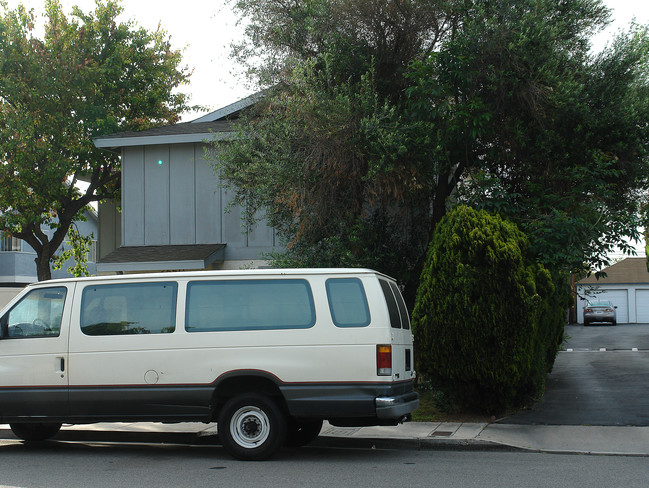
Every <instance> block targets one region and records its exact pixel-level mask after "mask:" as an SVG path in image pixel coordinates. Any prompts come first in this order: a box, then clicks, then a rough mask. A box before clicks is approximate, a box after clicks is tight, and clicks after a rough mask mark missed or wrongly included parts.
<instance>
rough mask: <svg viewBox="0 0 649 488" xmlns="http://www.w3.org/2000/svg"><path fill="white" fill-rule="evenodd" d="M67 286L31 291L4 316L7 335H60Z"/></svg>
mask: <svg viewBox="0 0 649 488" xmlns="http://www.w3.org/2000/svg"><path fill="white" fill-rule="evenodd" d="M66 293H67V288H65V287H56V288H39V289H36V290H34V291H30V292H29V293H28V294H27V295H25V296H24V297H23V299H22V300H20V301H19V302H18V303H17V304H16V305H14V306H13V307H12V308H11V310H9V312H7V314H6V315H5V316H4V317H3V318H2V328H3V329H4V330H5V334H4V336H5V337H58V336H59V334H60V333H61V318H62V317H63V305H64V304H65V295H66Z"/></svg>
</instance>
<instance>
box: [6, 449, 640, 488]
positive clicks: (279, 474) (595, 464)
mask: <svg viewBox="0 0 649 488" xmlns="http://www.w3.org/2000/svg"><path fill="white" fill-rule="evenodd" d="M0 459H2V469H1V470H0V485H2V486H11V487H21V488H40V487H47V488H59V487H61V488H71V487H87V486H91V487H97V488H99V487H101V488H104V487H139V488H146V487H156V488H164V487H173V488H178V487H193V486H197V487H198V486H200V487H208V486H209V487H260V488H266V487H282V488H293V487H295V488H303V487H309V488H316V487H327V488H329V487H332V486H334V487H349V486H353V487H358V488H360V487H372V488H379V487H386V488H393V487H395V486H407V487H420V486H425V487H431V488H437V487H439V488H456V487H457V488H472V487H476V488H478V487H479V488H510V487H511V488H527V487H540V486H543V487H545V488H553V487H565V486H570V487H571V488H581V487H584V488H590V487H593V486H597V487H608V486H624V487H625V488H635V487H642V488H644V487H646V486H647V459H646V458H640V457H624V456H583V455H582V456H572V455H563V454H562V455H556V454H539V453H526V452H483V451H464V452H460V451H438V450H434V451H426V450H424V451H411V450H392V449H340V448H335V449H331V448H322V447H317V446H316V447H307V448H302V449H294V450H290V449H285V450H283V451H282V452H281V453H280V455H279V456H277V457H276V458H273V459H272V460H271V461H266V462H262V463H255V462H241V461H234V460H232V459H231V458H230V457H229V456H228V455H227V454H226V453H225V452H224V451H223V449H222V448H220V447H216V446H188V445H160V444H158V445H146V444H140V445H138V444H134V445H125V444H110V445H106V444H101V443H94V442H84V443H79V442H62V441H51V442H48V443H44V444H40V445H31V446H30V445H26V444H23V443H21V442H19V441H15V440H14V441H9V440H6V441H0Z"/></svg>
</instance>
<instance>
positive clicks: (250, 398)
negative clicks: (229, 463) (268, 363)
mask: <svg viewBox="0 0 649 488" xmlns="http://www.w3.org/2000/svg"><path fill="white" fill-rule="evenodd" d="M286 429H287V427H286V416H285V415H284V413H283V412H282V410H281V409H280V407H279V406H278V405H277V403H276V402H274V401H273V400H272V399H271V398H269V397H266V396H264V395H259V394H255V393H249V394H244V395H239V396H236V397H234V398H231V399H230V400H229V401H228V402H227V403H226V404H225V405H224V406H223V408H222V409H221V412H220V414H219V418H218V431H219V437H220V438H221V443H222V444H223V447H224V448H225V450H226V451H227V452H228V453H229V454H230V455H232V456H233V457H235V458H237V459H242V460H246V461H261V460H263V459H267V458H269V457H270V456H272V455H273V454H275V453H277V452H278V451H279V450H280V448H281V447H282V445H283V444H284V440H285V439H286Z"/></svg>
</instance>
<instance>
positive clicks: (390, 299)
mask: <svg viewBox="0 0 649 488" xmlns="http://www.w3.org/2000/svg"><path fill="white" fill-rule="evenodd" d="M379 282H380V283H381V289H382V290H383V296H385V301H386V303H387V304H388V313H389V314H390V325H392V328H393V329H400V328H401V316H400V314H399V306H398V305H397V300H396V298H394V293H393V292H392V289H391V288H390V283H388V282H387V281H385V280H379Z"/></svg>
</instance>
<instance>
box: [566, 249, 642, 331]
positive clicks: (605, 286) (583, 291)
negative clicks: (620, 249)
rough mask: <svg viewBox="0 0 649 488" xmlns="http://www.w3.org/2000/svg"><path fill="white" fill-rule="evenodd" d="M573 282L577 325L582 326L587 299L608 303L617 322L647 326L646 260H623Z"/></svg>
mask: <svg viewBox="0 0 649 488" xmlns="http://www.w3.org/2000/svg"><path fill="white" fill-rule="evenodd" d="M603 271H604V272H605V273H606V277H603V278H600V279H597V278H596V277H595V275H591V276H589V277H588V278H584V279H583V280H580V281H578V282H577V314H578V316H577V321H578V322H579V323H583V322H584V307H585V306H586V304H587V303H588V299H589V298H590V299H595V298H596V299H599V300H610V301H611V302H612V303H613V305H615V306H616V307H617V310H616V312H617V322H618V323H619V324H623V323H631V324H636V323H649V272H648V271H647V260H646V258H644V257H642V258H627V259H624V260H622V261H620V262H619V263H616V264H614V265H612V266H610V267H608V268H606V269H604V270H603Z"/></svg>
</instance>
